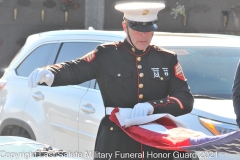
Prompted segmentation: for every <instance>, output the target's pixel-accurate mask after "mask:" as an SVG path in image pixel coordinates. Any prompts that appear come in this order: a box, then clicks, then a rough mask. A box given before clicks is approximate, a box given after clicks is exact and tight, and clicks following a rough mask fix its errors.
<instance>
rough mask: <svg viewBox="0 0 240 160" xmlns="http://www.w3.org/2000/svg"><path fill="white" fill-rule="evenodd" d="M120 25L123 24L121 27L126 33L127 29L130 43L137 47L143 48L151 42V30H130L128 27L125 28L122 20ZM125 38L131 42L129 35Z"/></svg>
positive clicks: (125, 25)
mask: <svg viewBox="0 0 240 160" xmlns="http://www.w3.org/2000/svg"><path fill="white" fill-rule="evenodd" d="M122 26H123V29H124V31H125V33H126V34H127V29H128V33H129V35H130V37H131V40H132V43H133V45H134V46H135V47H136V48H137V49H139V50H144V49H146V48H147V47H148V46H149V44H150V43H151V40H152V35H153V31H151V32H139V31H135V30H132V29H131V28H130V27H128V28H127V24H126V22H122ZM127 40H128V42H129V43H130V44H131V41H130V40H129V37H127Z"/></svg>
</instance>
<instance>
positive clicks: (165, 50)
mask: <svg viewBox="0 0 240 160" xmlns="http://www.w3.org/2000/svg"><path fill="white" fill-rule="evenodd" d="M151 46H152V48H153V49H154V50H156V51H158V52H166V53H170V54H173V55H176V53H175V52H173V51H170V50H167V49H165V48H161V47H159V46H156V45H151Z"/></svg>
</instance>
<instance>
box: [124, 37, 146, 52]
mask: <svg viewBox="0 0 240 160" xmlns="http://www.w3.org/2000/svg"><path fill="white" fill-rule="evenodd" d="M123 46H124V48H125V49H126V50H127V51H128V52H129V53H131V54H133V55H135V56H142V55H144V54H146V53H147V52H148V51H149V50H150V47H149V46H148V47H147V48H146V49H145V50H138V49H137V48H135V47H133V46H132V45H131V44H130V43H129V42H128V41H127V39H125V40H124V42H123ZM132 48H134V49H135V50H134V51H133V50H132Z"/></svg>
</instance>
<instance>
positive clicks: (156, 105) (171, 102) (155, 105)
mask: <svg viewBox="0 0 240 160" xmlns="http://www.w3.org/2000/svg"><path fill="white" fill-rule="evenodd" d="M147 102H148V103H150V104H151V105H152V106H153V107H154V108H155V107H158V106H166V105H168V104H174V103H175V102H173V101H169V102H167V103H164V104H154V103H152V102H150V101H147Z"/></svg>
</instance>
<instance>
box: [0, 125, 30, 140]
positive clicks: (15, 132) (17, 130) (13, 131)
mask: <svg viewBox="0 0 240 160" xmlns="http://www.w3.org/2000/svg"><path fill="white" fill-rule="evenodd" d="M1 135H2V136H19V137H25V138H28V139H31V136H30V135H29V133H28V132H27V131H26V130H25V129H24V128H22V127H20V126H17V125H9V126H6V127H4V129H3V131H2V133H1Z"/></svg>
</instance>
